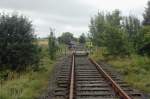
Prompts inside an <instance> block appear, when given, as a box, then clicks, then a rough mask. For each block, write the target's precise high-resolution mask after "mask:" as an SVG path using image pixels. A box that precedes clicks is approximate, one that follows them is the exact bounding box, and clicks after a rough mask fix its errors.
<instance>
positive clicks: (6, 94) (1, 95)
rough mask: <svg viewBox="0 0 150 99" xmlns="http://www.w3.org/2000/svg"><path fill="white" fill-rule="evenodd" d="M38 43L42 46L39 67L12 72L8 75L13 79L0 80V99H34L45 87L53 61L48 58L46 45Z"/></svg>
mask: <svg viewBox="0 0 150 99" xmlns="http://www.w3.org/2000/svg"><path fill="white" fill-rule="evenodd" d="M38 42H39V41H38ZM47 42H48V41H47ZM39 45H40V46H42V51H41V53H40V54H41V61H40V65H39V66H38V67H39V68H40V69H39V70H38V71H33V70H27V71H24V72H23V71H22V73H17V72H14V73H13V74H12V75H10V76H12V77H13V79H9V78H7V80H1V84H0V99H35V98H37V97H38V96H40V95H41V94H42V91H43V90H44V89H46V87H47V86H48V79H49V74H50V73H51V71H52V69H53V63H54V61H51V60H50V58H49V54H48V50H47V49H48V46H47V45H41V43H40V42H39Z"/></svg>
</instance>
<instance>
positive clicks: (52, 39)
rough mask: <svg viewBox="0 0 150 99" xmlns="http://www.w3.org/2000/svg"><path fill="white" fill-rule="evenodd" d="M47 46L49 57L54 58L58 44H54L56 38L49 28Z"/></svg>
mask: <svg viewBox="0 0 150 99" xmlns="http://www.w3.org/2000/svg"><path fill="white" fill-rule="evenodd" d="M48 46H49V48H48V49H49V55H50V59H51V60H53V59H55V58H56V52H57V50H58V45H57V44H56V38H55V36H54V32H53V30H52V29H51V32H50V36H49V38H48Z"/></svg>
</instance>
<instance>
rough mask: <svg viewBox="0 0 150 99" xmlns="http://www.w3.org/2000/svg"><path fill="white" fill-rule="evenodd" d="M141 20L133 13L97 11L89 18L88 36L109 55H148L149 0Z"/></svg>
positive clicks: (149, 33)
mask: <svg viewBox="0 0 150 99" xmlns="http://www.w3.org/2000/svg"><path fill="white" fill-rule="evenodd" d="M143 18H144V20H143V21H142V22H141V21H140V20H139V19H138V18H137V17H136V16H135V15H129V16H121V12H120V11H119V10H114V11H112V12H106V13H104V12H98V14H97V15H95V16H94V17H92V18H91V22H90V26H89V29H90V38H91V41H92V42H93V44H94V45H96V46H100V47H104V48H106V49H107V51H108V53H109V54H111V55H121V56H124V55H130V54H131V53H140V54H148V55H150V1H149V2H148V7H147V8H146V9H145V12H144V14H143Z"/></svg>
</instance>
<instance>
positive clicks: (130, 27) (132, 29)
mask: <svg viewBox="0 0 150 99" xmlns="http://www.w3.org/2000/svg"><path fill="white" fill-rule="evenodd" d="M122 24H123V29H124V30H125V32H126V33H127V37H128V41H129V42H130V44H131V46H132V48H133V50H134V51H136V52H137V51H138V49H139V48H140V47H141V45H142V44H143V33H142V31H141V30H142V25H141V23H140V20H139V19H138V18H136V17H135V16H133V15H130V16H128V17H124V18H123V20H122Z"/></svg>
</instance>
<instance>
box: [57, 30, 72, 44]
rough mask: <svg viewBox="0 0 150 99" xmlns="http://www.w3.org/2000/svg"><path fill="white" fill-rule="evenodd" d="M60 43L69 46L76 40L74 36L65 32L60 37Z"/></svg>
mask: <svg viewBox="0 0 150 99" xmlns="http://www.w3.org/2000/svg"><path fill="white" fill-rule="evenodd" d="M58 40H59V42H60V43H65V44H69V43H70V41H71V40H74V37H73V34H72V33H70V32H64V33H63V34H62V35H61V36H60V37H58Z"/></svg>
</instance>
